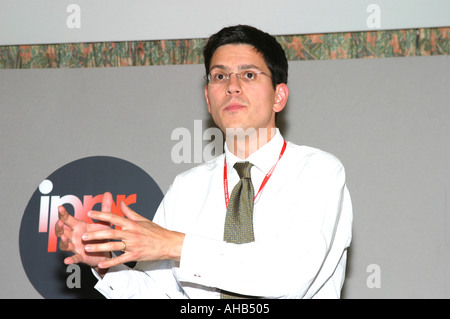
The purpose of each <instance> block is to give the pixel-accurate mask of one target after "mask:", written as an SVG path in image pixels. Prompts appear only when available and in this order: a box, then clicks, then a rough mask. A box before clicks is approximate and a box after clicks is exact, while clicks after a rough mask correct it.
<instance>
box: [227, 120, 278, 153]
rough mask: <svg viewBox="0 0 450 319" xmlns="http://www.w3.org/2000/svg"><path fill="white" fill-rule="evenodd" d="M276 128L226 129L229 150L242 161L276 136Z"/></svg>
mask: <svg viewBox="0 0 450 319" xmlns="http://www.w3.org/2000/svg"><path fill="white" fill-rule="evenodd" d="M275 133H276V128H274V127H273V128H260V129H253V128H248V129H246V130H244V129H226V133H225V138H226V143H227V148H228V150H229V151H230V152H231V153H233V154H234V155H235V156H237V157H239V158H240V159H246V158H247V157H249V156H250V155H252V154H253V153H254V152H256V151H257V150H258V149H260V148H261V147H262V146H264V145H265V144H266V143H267V142H269V141H270V140H271V139H272V137H274V136H275Z"/></svg>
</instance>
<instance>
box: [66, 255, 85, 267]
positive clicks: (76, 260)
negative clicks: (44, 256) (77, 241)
mask: <svg viewBox="0 0 450 319" xmlns="http://www.w3.org/2000/svg"><path fill="white" fill-rule="evenodd" d="M82 260H83V256H81V255H80V254H75V255H72V256H69V257H67V258H65V259H64V264H66V265H71V264H78V263H80V262H81V261H82Z"/></svg>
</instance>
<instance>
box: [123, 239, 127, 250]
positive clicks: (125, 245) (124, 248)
mask: <svg viewBox="0 0 450 319" xmlns="http://www.w3.org/2000/svg"><path fill="white" fill-rule="evenodd" d="M122 244H123V248H122V252H125V250H126V249H127V243H126V242H124V241H123V240H122Z"/></svg>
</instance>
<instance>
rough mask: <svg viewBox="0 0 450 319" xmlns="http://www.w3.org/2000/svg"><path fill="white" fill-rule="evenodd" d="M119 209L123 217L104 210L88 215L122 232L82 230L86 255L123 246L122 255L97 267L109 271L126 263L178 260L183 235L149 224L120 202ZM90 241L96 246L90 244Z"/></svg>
mask: <svg viewBox="0 0 450 319" xmlns="http://www.w3.org/2000/svg"><path fill="white" fill-rule="evenodd" d="M120 209H121V211H122V213H123V214H124V215H125V216H126V217H127V218H125V217H121V216H118V215H115V214H111V213H110V212H108V211H102V212H97V211H92V212H89V213H88V216H89V217H91V218H92V219H96V220H100V221H103V222H106V223H110V224H111V225H116V226H121V228H122V229H121V230H120V229H112V228H109V229H103V230H94V231H86V233H85V234H83V236H82V239H83V240H85V241H86V242H89V244H88V245H86V246H85V247H84V248H85V250H86V251H87V252H89V253H95V254H101V253H105V252H110V251H119V250H123V249H124V248H125V247H126V249H125V251H124V253H123V254H122V255H120V256H118V257H115V258H112V259H109V260H105V261H102V262H100V263H99V264H98V267H99V268H110V267H113V266H117V265H119V264H123V263H127V262H130V261H143V260H146V261H153V260H163V259H172V260H180V256H181V248H182V246H183V241H184V234H182V233H179V232H175V231H170V230H168V229H165V228H163V227H161V226H159V225H157V224H155V223H153V222H152V221H150V220H148V219H146V218H144V217H143V216H141V215H139V214H137V213H136V212H134V211H133V210H132V209H130V208H129V207H128V206H127V205H126V204H125V203H124V202H121V203H120ZM111 240H120V241H111ZM94 241H95V242H96V243H92V244H91V242H94ZM124 243H125V244H124Z"/></svg>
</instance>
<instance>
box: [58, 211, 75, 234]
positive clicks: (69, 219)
mask: <svg viewBox="0 0 450 319" xmlns="http://www.w3.org/2000/svg"><path fill="white" fill-rule="evenodd" d="M58 215H59V219H60V220H61V221H62V222H63V223H64V225H66V226H68V227H69V228H70V229H73V228H74V227H75V225H76V223H77V221H76V219H75V218H74V217H73V216H72V215H70V214H69V213H68V212H67V210H66V208H65V207H64V206H59V207H58Z"/></svg>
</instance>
